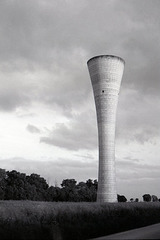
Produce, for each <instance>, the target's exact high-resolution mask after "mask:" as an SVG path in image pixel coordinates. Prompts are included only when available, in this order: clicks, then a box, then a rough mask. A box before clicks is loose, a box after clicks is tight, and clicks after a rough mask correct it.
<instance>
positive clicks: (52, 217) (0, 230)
mask: <svg viewBox="0 0 160 240" xmlns="http://www.w3.org/2000/svg"><path fill="white" fill-rule="evenodd" d="M158 222H160V203H159V202H157V203H110V204H108V203H107V204H97V203H55V202H33V201H0V239H1V240H5V239H7V240H8V239H16V240H19V239H22V240H23V239H24V240H32V239H37V240H41V239H45V240H46V239H47V240H54V239H55V240H61V239H63V240H68V239H69V240H82V239H83V240H84V239H90V238H94V237H98V236H102V235H107V234H111V233H115V232H119V231H124V230H128V229H132V228H137V227H142V226H146V225H149V224H153V223H158Z"/></svg>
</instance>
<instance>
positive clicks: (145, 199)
mask: <svg viewBox="0 0 160 240" xmlns="http://www.w3.org/2000/svg"><path fill="white" fill-rule="evenodd" d="M151 199H152V198H151V195H150V194H144V195H143V201H144V202H150V201H151Z"/></svg>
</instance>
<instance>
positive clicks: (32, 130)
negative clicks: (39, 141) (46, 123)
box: [26, 124, 41, 133]
mask: <svg viewBox="0 0 160 240" xmlns="http://www.w3.org/2000/svg"><path fill="white" fill-rule="evenodd" d="M26 129H27V131H29V132H30V133H40V132H41V131H40V129H39V128H37V127H36V126H34V125H31V124H28V126H27V127H26Z"/></svg>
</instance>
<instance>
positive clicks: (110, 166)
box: [87, 55, 124, 202]
mask: <svg viewBox="0 0 160 240" xmlns="http://www.w3.org/2000/svg"><path fill="white" fill-rule="evenodd" d="M87 65H88V69H89V74H90V78H91V82H92V87H93V93H94V99H95V105H96V113H97V124H98V140H99V172H98V193H97V202H116V201H117V191H116V170H115V126H116V112H117V103H118V96H119V90H120V85H121V80H122V75H123V70H124V60H123V59H122V58H120V57H117V56H112V55H101V56H96V57H93V58H91V59H90V60H89V61H88V62H87Z"/></svg>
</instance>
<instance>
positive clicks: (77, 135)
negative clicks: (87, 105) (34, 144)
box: [41, 112, 97, 150]
mask: <svg viewBox="0 0 160 240" xmlns="http://www.w3.org/2000/svg"><path fill="white" fill-rule="evenodd" d="M92 116H93V114H91V113H87V112H85V113H82V114H77V115H76V116H75V118H74V119H72V120H71V122H70V123H69V124H64V123H61V124H57V126H56V128H55V129H53V131H51V132H50V134H49V136H46V137H41V142H44V143H46V144H50V145H54V146H58V147H61V148H65V149H69V150H79V149H89V150H91V149H92V150H93V149H95V148H96V147H97V134H96V130H97V129H96V123H95V122H94V121H93V117H92Z"/></svg>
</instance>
